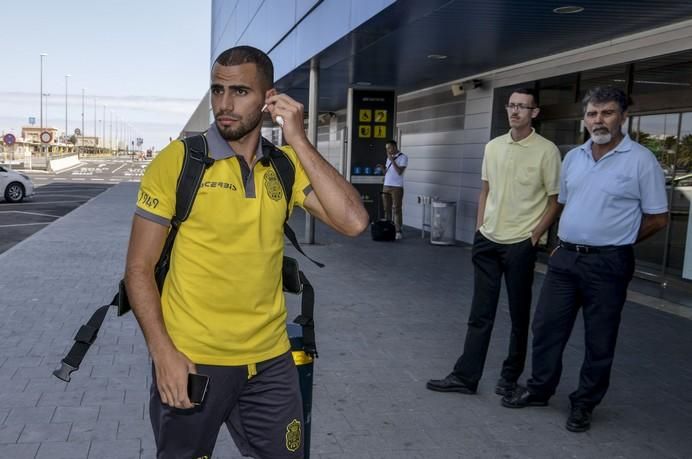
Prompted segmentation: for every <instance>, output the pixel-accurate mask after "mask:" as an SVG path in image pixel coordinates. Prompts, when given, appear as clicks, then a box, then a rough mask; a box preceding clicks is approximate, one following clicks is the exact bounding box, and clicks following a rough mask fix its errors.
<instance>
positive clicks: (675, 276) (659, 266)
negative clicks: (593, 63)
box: [492, 50, 692, 291]
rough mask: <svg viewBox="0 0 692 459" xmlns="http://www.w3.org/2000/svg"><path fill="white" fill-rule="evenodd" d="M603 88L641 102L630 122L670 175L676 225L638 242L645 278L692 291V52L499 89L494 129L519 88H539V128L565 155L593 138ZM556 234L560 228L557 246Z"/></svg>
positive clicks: (503, 124) (503, 127)
mask: <svg viewBox="0 0 692 459" xmlns="http://www.w3.org/2000/svg"><path fill="white" fill-rule="evenodd" d="M599 85H611V86H616V87H620V88H621V89H623V90H624V91H625V92H627V93H628V95H630V97H631V98H632V100H633V105H632V106H631V107H630V118H629V121H628V124H627V125H626V126H625V127H626V128H627V130H628V132H629V134H630V136H631V137H632V139H634V140H636V141H637V142H639V143H641V144H642V145H644V146H646V147H647V148H649V149H650V150H651V151H652V152H653V153H654V155H655V156H656V158H657V159H658V162H659V164H660V165H661V169H662V170H663V173H664V175H665V177H666V189H667V192H668V201H669V207H670V223H669V224H668V226H667V227H666V228H665V229H664V230H662V231H660V232H659V233H657V234H656V235H655V236H653V237H651V238H650V239H648V240H646V241H644V242H642V243H640V244H637V246H636V247H635V253H636V256H637V275H638V276H639V277H644V278H649V279H653V280H656V281H659V282H661V283H662V284H664V283H668V282H674V283H676V285H680V286H682V287H683V288H684V289H686V290H688V289H689V290H691V291H692V224H691V221H690V220H691V217H690V213H691V212H690V205H691V200H692V50H689V51H685V52H682V53H676V54H671V55H666V56H658V57H656V58H652V59H647V60H643V61H637V62H632V63H628V64H621V65H614V66H609V67H603V68H599V69H592V70H588V71H584V72H579V73H573V74H569V75H561V76H558V77H553V78H548V79H544V80H538V81H533V82H528V83H523V84H520V85H515V86H512V87H505V88H498V89H496V90H495V97H494V101H495V102H494V107H493V126H492V134H493V136H495V135H499V134H502V133H504V132H506V131H507V129H509V125H508V123H507V120H506V115H505V112H504V110H503V109H502V104H504V102H505V101H506V100H507V98H508V97H509V95H510V94H511V92H512V90H514V89H515V88H517V87H531V88H534V89H535V90H536V91H537V93H538V98H539V104H540V106H541V114H540V115H539V118H538V120H537V122H536V123H535V124H536V129H537V130H538V132H539V133H540V134H541V135H543V136H545V137H546V138H548V139H550V140H552V141H554V142H555V144H556V145H558V147H559V148H560V151H561V152H562V154H563V155H564V154H565V153H566V152H567V151H569V150H570V149H572V148H574V147H575V146H577V145H580V144H581V143H583V142H584V141H585V140H586V139H587V138H588V136H587V132H586V130H585V129H584V125H583V122H582V108H581V99H582V97H583V96H584V95H585V94H586V92H587V91H588V90H589V89H590V88H592V87H594V86H599ZM555 232H556V231H555V228H552V229H551V238H550V239H551V241H552V242H553V243H554V242H555ZM549 245H550V243H549Z"/></svg>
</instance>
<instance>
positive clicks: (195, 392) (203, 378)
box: [187, 373, 209, 405]
mask: <svg viewBox="0 0 692 459" xmlns="http://www.w3.org/2000/svg"><path fill="white" fill-rule="evenodd" d="M208 387H209V376H207V375H200V374H197V373H188V375H187V397H188V398H189V399H190V403H192V404H193V405H201V404H202V402H203V401H204V396H205V395H206V394H207V388H208Z"/></svg>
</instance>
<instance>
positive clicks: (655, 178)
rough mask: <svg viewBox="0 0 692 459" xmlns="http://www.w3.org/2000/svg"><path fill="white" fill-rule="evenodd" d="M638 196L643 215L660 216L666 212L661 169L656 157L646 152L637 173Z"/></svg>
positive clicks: (665, 194) (666, 198) (663, 177)
mask: <svg viewBox="0 0 692 459" xmlns="http://www.w3.org/2000/svg"><path fill="white" fill-rule="evenodd" d="M639 196H641V209H642V212H643V213H645V214H662V213H665V212H668V196H667V193H666V179H665V176H664V174H663V169H661V166H660V165H659V164H658V160H656V157H655V156H654V155H653V154H652V153H650V152H648V151H647V152H646V160H645V161H643V164H642V167H641V168H640V171H639Z"/></svg>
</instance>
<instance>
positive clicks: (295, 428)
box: [286, 419, 301, 452]
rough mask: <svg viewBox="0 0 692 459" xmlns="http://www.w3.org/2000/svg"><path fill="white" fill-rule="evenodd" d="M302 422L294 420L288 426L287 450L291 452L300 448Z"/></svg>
mask: <svg viewBox="0 0 692 459" xmlns="http://www.w3.org/2000/svg"><path fill="white" fill-rule="evenodd" d="M300 437H301V434H300V421H298V420H297V419H294V420H293V421H291V423H290V424H288V425H287V426H286V449H287V450H289V451H290V452H294V451H296V450H297V449H298V448H300Z"/></svg>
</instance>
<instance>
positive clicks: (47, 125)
mask: <svg viewBox="0 0 692 459" xmlns="http://www.w3.org/2000/svg"><path fill="white" fill-rule="evenodd" d="M43 97H45V98H46V125H45V126H46V129H48V128H49V127H50V125H49V124H48V97H50V93H49V92H44V93H43Z"/></svg>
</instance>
